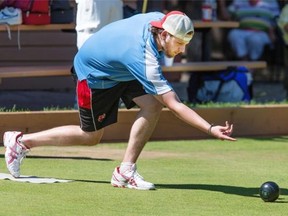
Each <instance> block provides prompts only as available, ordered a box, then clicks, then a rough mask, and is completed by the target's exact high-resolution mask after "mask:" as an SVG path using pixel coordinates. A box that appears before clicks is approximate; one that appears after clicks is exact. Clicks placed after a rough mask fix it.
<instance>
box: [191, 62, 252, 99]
mask: <svg viewBox="0 0 288 216" xmlns="http://www.w3.org/2000/svg"><path fill="white" fill-rule="evenodd" d="M187 93H188V99H189V102H192V103H207V102H241V101H243V102H249V101H251V75H250V72H249V70H248V69H247V68H246V67H243V66H240V67H228V68H227V70H224V71H219V72H207V73H191V76H190V80H189V85H188V88H187Z"/></svg>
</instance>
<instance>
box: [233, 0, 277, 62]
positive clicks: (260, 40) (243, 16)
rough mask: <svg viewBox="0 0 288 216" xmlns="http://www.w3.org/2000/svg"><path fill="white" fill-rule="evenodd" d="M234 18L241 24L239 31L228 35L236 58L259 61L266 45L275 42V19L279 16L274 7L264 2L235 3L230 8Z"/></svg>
mask: <svg viewBox="0 0 288 216" xmlns="http://www.w3.org/2000/svg"><path fill="white" fill-rule="evenodd" d="M229 11H230V12H231V13H232V17H234V19H236V20H238V21H239V22H240V27H239V28H238V29H233V30H231V31H230V32H229V34H228V41H229V43H230V45H231V48H232V50H233V51H234V53H235V55H236V58H237V59H241V60H258V59H260V58H261V56H262V54H263V50H264V47H265V46H266V45H270V46H273V43H274V41H275V17H276V16H278V15H279V10H276V8H275V7H274V5H272V4H269V3H268V2H266V1H263V0H249V1H234V2H233V3H232V4H231V5H230V6H229Z"/></svg>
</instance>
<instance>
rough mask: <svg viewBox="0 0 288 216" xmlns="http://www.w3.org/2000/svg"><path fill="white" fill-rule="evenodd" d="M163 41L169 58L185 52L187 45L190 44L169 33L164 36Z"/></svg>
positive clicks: (164, 49) (164, 50) (163, 46)
mask: <svg viewBox="0 0 288 216" xmlns="http://www.w3.org/2000/svg"><path fill="white" fill-rule="evenodd" d="M163 41H164V42H163V45H162V48H163V52H164V53H165V55H166V56H167V57H169V58H172V57H175V56H176V55H178V54H180V53H183V52H185V48H186V45H187V44H188V42H185V41H183V40H180V39H178V38H176V37H174V36H172V35H171V34H169V33H168V32H167V33H166V34H164V38H163Z"/></svg>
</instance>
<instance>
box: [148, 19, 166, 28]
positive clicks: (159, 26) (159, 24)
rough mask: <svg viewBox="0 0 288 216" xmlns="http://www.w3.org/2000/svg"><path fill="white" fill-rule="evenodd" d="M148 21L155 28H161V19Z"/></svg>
mask: <svg viewBox="0 0 288 216" xmlns="http://www.w3.org/2000/svg"><path fill="white" fill-rule="evenodd" d="M150 23H151V25H152V26H154V27H156V28H163V27H162V22H161V20H160V21H152V22H150Z"/></svg>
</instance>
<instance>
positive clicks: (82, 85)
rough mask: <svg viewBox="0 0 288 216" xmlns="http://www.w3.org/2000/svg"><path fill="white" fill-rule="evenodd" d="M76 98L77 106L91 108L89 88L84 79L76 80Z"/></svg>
mask: <svg viewBox="0 0 288 216" xmlns="http://www.w3.org/2000/svg"><path fill="white" fill-rule="evenodd" d="M77 99H78V105H79V107H81V108H86V109H91V89H90V88H89V87H88V84H87V81H86V80H82V81H79V80H78V82H77Z"/></svg>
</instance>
